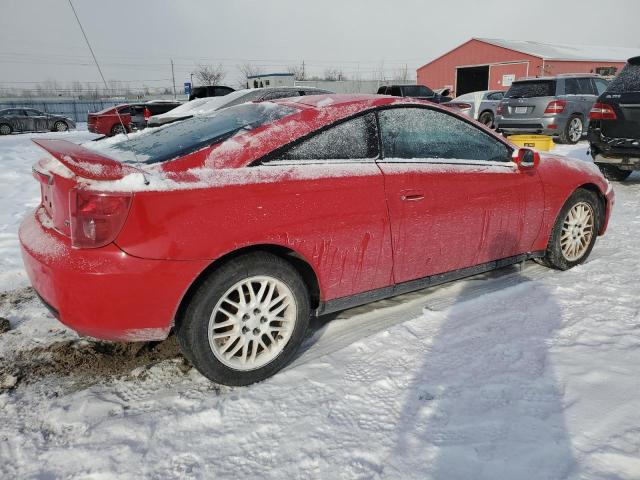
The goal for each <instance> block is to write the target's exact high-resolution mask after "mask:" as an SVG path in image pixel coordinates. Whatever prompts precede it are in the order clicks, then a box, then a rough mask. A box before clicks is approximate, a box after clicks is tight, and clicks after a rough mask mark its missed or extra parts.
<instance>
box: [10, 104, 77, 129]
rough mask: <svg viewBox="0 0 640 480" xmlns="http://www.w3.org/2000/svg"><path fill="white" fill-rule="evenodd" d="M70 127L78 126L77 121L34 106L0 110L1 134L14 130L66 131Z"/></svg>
mask: <svg viewBox="0 0 640 480" xmlns="http://www.w3.org/2000/svg"><path fill="white" fill-rule="evenodd" d="M70 128H76V124H75V122H74V121H73V120H71V119H70V118H67V117H63V116H61V115H52V114H50V113H45V112H41V111H40V110H36V109H34V108H6V109H4V110H0V135H9V134H10V133H13V132H66V131H67V130H69V129H70Z"/></svg>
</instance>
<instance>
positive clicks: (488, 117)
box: [478, 111, 493, 128]
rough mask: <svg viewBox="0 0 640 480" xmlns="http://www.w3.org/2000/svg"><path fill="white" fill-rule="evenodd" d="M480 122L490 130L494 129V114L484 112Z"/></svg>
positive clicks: (479, 118)
mask: <svg viewBox="0 0 640 480" xmlns="http://www.w3.org/2000/svg"><path fill="white" fill-rule="evenodd" d="M478 121H479V122H480V123H482V124H483V125H486V126H487V127H489V128H493V113H491V112H489V111H487V112H482V113H481V114H480V116H479V117H478Z"/></svg>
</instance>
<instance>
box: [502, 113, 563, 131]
mask: <svg viewBox="0 0 640 480" xmlns="http://www.w3.org/2000/svg"><path fill="white" fill-rule="evenodd" d="M566 121H567V119H566V118H563V117H542V118H505V117H503V116H500V115H498V116H497V117H496V120H495V124H496V130H498V131H500V132H504V133H506V134H518V133H537V134H542V135H550V136H555V135H560V132H561V131H562V129H563V128H564V125H565V122H566Z"/></svg>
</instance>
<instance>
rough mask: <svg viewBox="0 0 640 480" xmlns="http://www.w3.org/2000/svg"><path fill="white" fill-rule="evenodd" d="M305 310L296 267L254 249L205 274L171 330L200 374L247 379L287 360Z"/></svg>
mask: <svg viewBox="0 0 640 480" xmlns="http://www.w3.org/2000/svg"><path fill="white" fill-rule="evenodd" d="M309 315H310V306H309V294H308V291H307V288H306V286H305V283H304V281H303V279H302V277H301V276H300V274H299V273H298V272H297V271H296V269H295V268H294V267H293V266H292V265H291V264H289V263H288V262H287V261H285V260H283V259H282V258H280V257H278V256H275V255H272V254H270V253H266V252H256V253H250V254H247V255H243V256H241V257H237V258H235V259H233V260H231V261H229V262H228V263H226V264H224V265H222V266H221V267H220V268H218V269H217V270H216V271H215V272H214V273H213V274H211V276H210V277H209V278H207V279H206V280H205V281H204V282H203V283H202V285H200V287H199V288H198V289H197V291H196V293H195V294H194V296H193V298H192V300H191V302H190V303H189V305H188V307H187V308H186V310H185V313H184V315H183V318H182V319H181V320H180V321H179V324H178V325H177V328H176V330H177V336H178V341H179V343H180V346H181V348H182V350H183V352H184V354H185V356H186V357H187V358H188V359H189V360H191V362H192V363H193V364H194V366H195V367H196V368H197V369H198V371H200V373H202V374H203V375H204V376H205V377H207V378H209V379H210V380H213V381H214V382H217V383H221V384H224V385H236V386H239V385H249V384H251V383H254V382H259V381H261V380H264V379H266V378H268V377H270V376H272V375H273V374H275V373H276V372H277V371H279V370H280V369H282V368H283V367H284V366H285V365H286V364H287V363H288V362H289V361H290V360H291V358H292V356H293V355H294V354H295V352H296V351H297V350H298V348H299V346H300V344H301V343H302V339H303V338H304V333H305V331H306V329H307V326H308V324H309Z"/></svg>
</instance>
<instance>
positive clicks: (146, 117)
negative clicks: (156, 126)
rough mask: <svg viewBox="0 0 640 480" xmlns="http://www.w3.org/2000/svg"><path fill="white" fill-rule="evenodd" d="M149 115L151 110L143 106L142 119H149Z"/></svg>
mask: <svg viewBox="0 0 640 480" xmlns="http://www.w3.org/2000/svg"><path fill="white" fill-rule="evenodd" d="M150 116H151V111H150V110H149V109H148V108H147V107H144V119H145V121H146V120H149V117H150Z"/></svg>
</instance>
